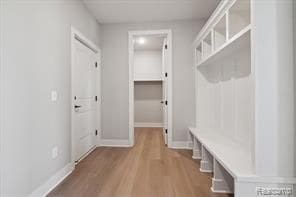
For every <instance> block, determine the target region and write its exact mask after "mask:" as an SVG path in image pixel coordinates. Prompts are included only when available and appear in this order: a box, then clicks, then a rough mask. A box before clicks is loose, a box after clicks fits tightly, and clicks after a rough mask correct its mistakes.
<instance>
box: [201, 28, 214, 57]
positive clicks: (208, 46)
mask: <svg viewBox="0 0 296 197" xmlns="http://www.w3.org/2000/svg"><path fill="white" fill-rule="evenodd" d="M212 44H213V42H212V34H211V32H210V33H209V34H208V35H207V36H206V37H205V38H204V39H203V41H202V59H203V60H204V59H206V58H208V57H209V56H210V55H211V54H212Z"/></svg>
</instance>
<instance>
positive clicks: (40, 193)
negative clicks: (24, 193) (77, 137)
mask: <svg viewBox="0 0 296 197" xmlns="http://www.w3.org/2000/svg"><path fill="white" fill-rule="evenodd" d="M73 170H74V164H73V163H69V164H67V165H66V166H65V167H64V168H62V169H61V170H59V171H58V172H57V173H55V174H54V175H53V176H52V177H50V178H49V179H48V180H47V181H46V182H45V183H44V184H42V185H40V186H39V187H38V188H37V189H35V190H34V191H33V192H32V193H31V194H30V195H29V197H45V196H46V195H47V194H49V192H51V191H52V190H53V189H54V188H55V187H56V186H58V185H59V184H60V183H61V182H62V181H63V180H64V179H65V178H67V177H68V176H69V175H70V174H71V173H72V172H73Z"/></svg>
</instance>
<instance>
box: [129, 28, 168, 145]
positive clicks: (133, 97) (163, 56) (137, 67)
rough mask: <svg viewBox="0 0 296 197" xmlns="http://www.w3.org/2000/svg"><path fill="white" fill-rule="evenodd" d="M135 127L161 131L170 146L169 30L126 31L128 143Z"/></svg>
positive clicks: (131, 139)
mask: <svg viewBox="0 0 296 197" xmlns="http://www.w3.org/2000/svg"><path fill="white" fill-rule="evenodd" d="M135 127H159V128H163V129H162V130H163V137H164V141H165V144H167V146H168V147H171V144H172V33H171V30H151V31H130V32H129V144H130V146H133V145H134V141H135V136H134V129H135Z"/></svg>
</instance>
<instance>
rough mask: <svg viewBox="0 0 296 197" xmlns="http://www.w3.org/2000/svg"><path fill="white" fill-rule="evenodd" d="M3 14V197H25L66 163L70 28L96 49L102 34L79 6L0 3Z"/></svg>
mask: <svg viewBox="0 0 296 197" xmlns="http://www.w3.org/2000/svg"><path fill="white" fill-rule="evenodd" d="M1 14H2V17H3V18H2V22H3V23H2V26H1V32H2V34H3V40H2V42H1V45H2V47H3V49H4V51H3V67H4V70H3V75H2V76H4V79H3V80H4V87H3V88H4V89H3V91H4V108H3V109H1V111H2V112H3V113H4V123H5V124H4V125H2V126H3V128H4V133H3V135H2V137H3V138H2V140H1V143H2V154H3V155H2V156H3V158H2V159H3V162H2V163H1V165H3V166H2V167H3V169H2V170H3V177H2V178H3V179H2V190H3V191H2V196H3V197H4V196H5V197H24V196H27V195H28V194H30V193H31V192H32V191H34V190H35V189H36V188H37V187H38V186H40V185H41V184H43V183H44V182H45V181H46V180H48V179H49V178H50V177H51V176H52V175H53V174H55V173H56V172H57V171H59V170H60V169H62V168H63V167H64V166H66V165H67V164H68V163H69V162H70V102H69V101H70V32H71V24H73V25H74V26H75V27H76V28H77V29H78V30H80V31H81V32H82V33H83V34H85V35H86V36H87V37H88V38H89V39H91V40H93V41H94V42H95V43H99V39H98V36H99V31H100V29H99V25H98V24H97V22H96V20H95V19H94V18H93V17H92V16H91V15H90V14H89V13H88V11H87V10H86V9H85V7H84V5H83V4H82V3H81V2H80V1H79V0H71V1H68V0H59V1H42V0H39V1H38V0H35V1H26V0H24V1H13V0H9V1H3V13H1ZM51 90H57V92H58V101H57V102H54V103H53V102H51V101H50V91H51ZM54 146H58V148H59V155H58V157H57V158H56V159H54V160H53V159H52V158H51V151H52V148H53V147H54Z"/></svg>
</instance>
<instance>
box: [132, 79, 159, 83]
mask: <svg viewBox="0 0 296 197" xmlns="http://www.w3.org/2000/svg"><path fill="white" fill-rule="evenodd" d="M141 81H143V82H145V81H162V79H160V78H159V79H134V82H141Z"/></svg>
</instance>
